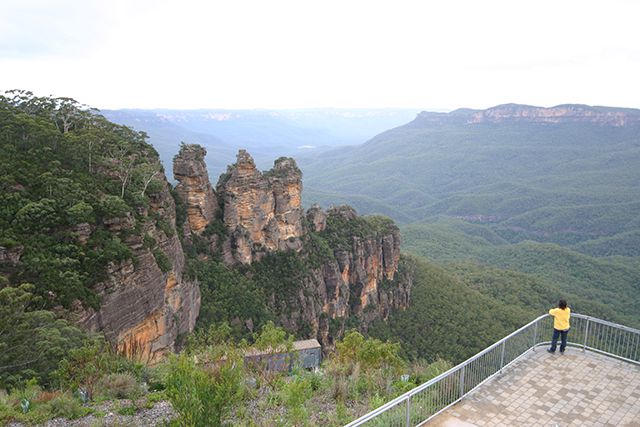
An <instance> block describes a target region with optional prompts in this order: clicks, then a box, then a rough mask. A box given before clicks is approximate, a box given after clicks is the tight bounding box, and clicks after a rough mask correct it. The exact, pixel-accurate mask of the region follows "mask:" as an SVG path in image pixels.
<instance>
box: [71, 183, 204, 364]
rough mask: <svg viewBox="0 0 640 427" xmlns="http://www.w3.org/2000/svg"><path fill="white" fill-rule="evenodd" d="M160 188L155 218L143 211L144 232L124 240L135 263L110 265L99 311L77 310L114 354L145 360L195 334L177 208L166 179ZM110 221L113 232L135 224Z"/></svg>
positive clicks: (194, 298) (192, 286)
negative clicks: (158, 258)
mask: <svg viewBox="0 0 640 427" xmlns="http://www.w3.org/2000/svg"><path fill="white" fill-rule="evenodd" d="M162 184H163V188H162V191H160V192H159V193H158V194H155V195H153V196H152V197H151V203H150V206H149V210H150V211H151V213H153V215H151V214H150V213H149V212H142V214H144V215H145V216H146V217H147V221H145V222H144V225H143V229H142V232H141V233H130V234H129V237H127V239H126V240H125V241H124V243H126V245H127V246H128V247H129V248H130V250H131V251H132V254H133V258H134V259H135V262H134V261H133V260H127V261H125V262H122V263H119V264H111V265H110V266H109V268H108V271H107V279H106V280H105V281H103V282H101V283H99V284H97V285H96V286H95V289H96V291H97V293H98V295H99V296H100V299H101V302H100V308H99V309H98V310H97V311H96V310H93V309H81V310H79V313H80V315H81V319H80V322H81V323H82V324H83V325H84V326H85V327H87V328H89V329H91V330H94V331H102V332H104V334H105V336H106V337H107V339H108V340H109V341H110V342H111V343H112V344H113V345H114V347H115V348H116V349H117V350H118V351H120V352H122V353H124V354H126V355H128V356H131V357H135V358H137V359H139V360H142V361H145V362H155V361H158V360H159V359H160V358H161V357H162V356H163V355H164V354H166V353H168V352H170V351H173V350H175V348H176V339H177V338H178V337H179V336H180V335H184V334H187V333H189V332H191V331H192V330H193V328H194V326H195V322H196V319H197V317H198V313H199V310H200V290H199V288H198V285H197V284H196V283H194V282H191V281H189V280H186V279H185V278H184V277H183V272H184V266H185V255H184V252H183V249H182V245H181V243H180V240H179V239H178V235H177V232H176V228H175V218H176V213H175V204H174V201H173V198H172V197H171V194H170V192H169V187H168V183H167V182H166V179H163V183H162ZM152 218H156V219H153V220H152ZM108 222H109V224H107V226H108V227H109V228H110V229H112V230H111V231H116V230H117V231H123V230H127V229H128V228H129V229H130V228H131V227H132V226H133V221H132V219H131V218H130V217H123V218H121V219H119V220H109V221H108ZM159 222H163V226H160V224H159ZM167 224H168V226H167ZM167 232H169V235H167ZM145 242H154V243H153V244H151V245H150V244H148V243H145ZM157 256H164V257H166V259H167V260H168V263H169V264H170V265H169V266H166V265H163V263H160V262H159V261H158V260H157V259H156V257H157Z"/></svg>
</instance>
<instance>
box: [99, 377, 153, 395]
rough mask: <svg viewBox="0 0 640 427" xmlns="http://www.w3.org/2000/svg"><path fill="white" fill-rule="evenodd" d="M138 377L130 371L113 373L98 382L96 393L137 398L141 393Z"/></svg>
mask: <svg viewBox="0 0 640 427" xmlns="http://www.w3.org/2000/svg"><path fill="white" fill-rule="evenodd" d="M141 391H142V390H141V388H140V385H139V384H138V382H137V381H136V378H135V377H134V376H133V375H131V374H130V373H113V374H108V375H105V376H104V377H102V378H101V379H100V380H99V381H98V383H97V384H96V394H97V395H100V396H104V397H108V398H111V399H135V398H137V397H138V396H140V394H141Z"/></svg>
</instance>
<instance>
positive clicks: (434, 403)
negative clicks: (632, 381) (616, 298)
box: [345, 313, 640, 427]
mask: <svg viewBox="0 0 640 427" xmlns="http://www.w3.org/2000/svg"><path fill="white" fill-rule="evenodd" d="M552 333H553V319H552V318H551V316H549V315H548V314H545V315H543V316H540V317H538V318H537V319H535V320H534V321H532V322H530V323H528V324H526V325H525V326H523V327H522V328H520V329H518V330H517V331H515V332H513V333H511V334H509V335H507V336H506V337H504V338H503V339H501V340H500V341H498V342H496V343H495V344H493V345H491V346H489V347H487V348H486V349H484V350H482V351H481V352H480V353H478V354H476V355H475V356H473V357H471V358H469V359H467V360H465V361H464V362H462V363H461V364H459V365H458V366H455V367H454V368H452V369H450V370H448V371H447V372H445V373H443V374H441V375H438V376H437V377H435V378H433V379H431V380H429V381H427V382H426V383H424V384H422V385H419V386H418V387H416V388H414V389H413V390H410V391H408V392H406V393H405V394H403V395H401V396H399V397H397V398H395V399H393V400H392V401H390V402H387V403H386V404H384V405H382V406H380V407H379V408H377V409H375V410H373V411H371V412H369V413H368V414H366V415H364V416H362V417H360V418H358V419H357V420H355V421H352V422H351V423H349V424H347V425H346V426H345V427H356V426H379V427H383V426H384V427H396V426H397V427H410V426H417V425H421V424H423V423H425V422H426V421H428V420H430V419H431V418H433V417H435V416H436V415H438V414H439V413H441V412H442V411H444V410H445V409H447V408H449V407H450V406H452V405H454V404H455V403H457V402H458V401H459V400H460V399H462V398H463V397H464V396H465V395H467V394H469V393H471V392H472V391H473V390H475V389H476V388H478V387H479V386H480V385H482V384H483V383H485V382H486V381H488V380H489V379H491V378H492V377H493V376H495V375H497V374H499V373H501V372H502V370H503V369H505V368H506V367H508V366H509V365H511V364H512V363H514V362H515V361H516V360H518V359H519V358H521V357H522V356H524V355H525V354H527V353H528V352H529V351H535V350H536V348H537V347H540V346H545V345H548V344H549V343H550V341H549V338H550V337H551V335H552ZM567 345H568V346H571V347H578V348H581V349H582V350H583V351H585V350H591V351H594V352H597V353H600V354H604V355H607V356H610V357H614V358H617V359H620V360H624V361H626V362H630V363H635V364H638V365H640V330H638V329H634V328H629V327H627V326H623V325H618V324H616V323H612V322H607V321H606V320H601V319H597V318H595V317H590V316H585V315H582V314H577V313H574V314H572V315H571V330H570V332H569V342H568V343H567Z"/></svg>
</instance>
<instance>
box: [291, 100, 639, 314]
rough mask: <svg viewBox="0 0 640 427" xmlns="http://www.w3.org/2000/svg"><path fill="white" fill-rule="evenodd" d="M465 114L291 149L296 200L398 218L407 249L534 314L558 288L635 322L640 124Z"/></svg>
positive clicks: (590, 307)
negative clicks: (298, 188)
mask: <svg viewBox="0 0 640 427" xmlns="http://www.w3.org/2000/svg"><path fill="white" fill-rule="evenodd" d="M621 111H622V110H621ZM623 112H625V113H629V114H636V115H637V114H638V111H637V110H630V111H623ZM471 113H472V112H469V111H464V110H460V111H457V112H454V113H450V114H449V115H441V117H440V118H438V119H434V118H433V117H435V116H436V115H431V116H430V115H429V114H426V115H423V116H421V117H418V118H417V119H416V120H414V121H413V122H411V123H409V124H407V125H405V126H401V127H398V128H396V129H392V130H390V131H387V132H384V133H382V134H380V135H378V136H377V137H375V138H373V139H372V140H370V141H369V142H367V143H366V144H363V145H361V146H355V147H350V148H342V149H336V150H333V151H332V152H328V153H324V154H321V155H319V156H317V157H316V158H314V159H311V158H308V159H305V158H302V159H299V161H298V163H299V165H300V167H301V169H302V170H303V172H304V173H305V183H306V187H305V200H307V201H308V202H320V203H327V204H328V203H331V201H334V200H349V201H350V203H351V204H352V205H354V206H355V207H356V208H358V210H359V211H360V212H362V213H383V214H385V215H388V216H390V217H392V218H394V219H395V220H397V221H399V222H401V223H404V225H402V226H401V230H402V236H403V249H404V250H405V251H410V252H412V253H415V254H419V255H421V256H423V257H426V258H427V259H429V260H431V261H434V262H436V263H438V264H439V265H441V266H443V267H444V268H446V269H447V271H448V272H449V273H451V274H453V275H454V276H456V277H457V278H458V280H461V281H463V282H466V281H468V280H470V278H471V277H475V279H473V282H474V283H477V284H478V289H479V290H480V291H482V292H483V293H485V294H486V295H489V296H491V297H492V298H499V300H500V301H505V300H506V301H510V300H514V301H521V302H522V306H523V307H525V308H527V309H531V308H535V309H536V310H538V311H536V313H539V312H540V310H543V309H544V308H546V305H545V304H551V303H553V301H554V299H555V298H557V297H558V296H561V295H562V296H565V297H566V298H567V299H569V301H570V303H571V304H572V305H573V306H574V309H576V310H579V311H584V312H586V313H589V314H592V315H595V316H601V317H604V318H606V319H610V320H614V321H617V322H621V323H626V324H629V325H635V326H638V325H640V315H639V314H638V313H640V267H639V266H640V258H639V255H640V253H639V252H638V248H639V247H640V245H638V236H639V235H640V234H639V233H640V204H638V202H637V200H638V199H639V196H640V187H638V185H637V184H638V182H640V174H639V173H638V171H639V170H640V145H639V142H638V141H639V140H638V135H639V132H640V128H639V127H638V125H637V124H633V123H632V124H627V125H625V126H611V125H607V124H599V123H586V122H574V123H558V124H552V123H534V122H530V121H515V120H514V121H510V120H504V121H503V122H501V123H474V124H469V123H467V120H466V119H467V118H468V115H469V114H471ZM327 164H331V165H332V167H331V168H327V167H325V165H327ZM483 280H486V281H487V282H486V283H484V284H483V283H482V281H483ZM499 283H505V285H498V284H499ZM506 283H509V285H506ZM496 287H497V288H499V289H500V292H497V290H496ZM500 295H502V296H500ZM539 297H540V298H542V299H541V300H540V298H539ZM535 301H544V304H541V303H535Z"/></svg>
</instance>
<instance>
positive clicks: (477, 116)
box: [415, 104, 640, 126]
mask: <svg viewBox="0 0 640 427" xmlns="http://www.w3.org/2000/svg"><path fill="white" fill-rule="evenodd" d="M508 121H525V122H530V123H596V124H601V125H610V126H626V125H630V124H632V125H633V124H638V123H640V110H638V109H633V108H616V107H592V106H589V105H582V104H563V105H556V106H555V107H550V108H545V107H536V106H532V105H523V104H502V105H497V106H495V107H491V108H488V109H486V110H473V109H469V108H461V109H457V110H454V111H452V112H450V113H434V112H428V111H423V112H421V113H420V114H418V117H417V118H416V120H415V122H417V123H416V124H420V123H465V124H474V123H503V122H508Z"/></svg>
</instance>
